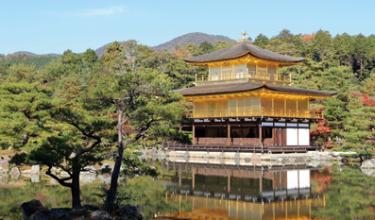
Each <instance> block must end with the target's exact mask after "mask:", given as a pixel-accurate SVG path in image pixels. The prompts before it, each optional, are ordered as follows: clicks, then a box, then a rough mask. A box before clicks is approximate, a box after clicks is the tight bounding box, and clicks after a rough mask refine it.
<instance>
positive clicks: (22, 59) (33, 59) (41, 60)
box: [0, 51, 59, 67]
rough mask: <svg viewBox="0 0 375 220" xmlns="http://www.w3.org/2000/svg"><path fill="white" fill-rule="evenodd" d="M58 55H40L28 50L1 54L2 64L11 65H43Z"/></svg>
mask: <svg viewBox="0 0 375 220" xmlns="http://www.w3.org/2000/svg"><path fill="white" fill-rule="evenodd" d="M58 56H59V55H58V54H42V55H39V54H34V53H31V52H28V51H18V52H15V53H11V54H7V55H3V54H0V64H3V65H4V64H7V65H11V64H17V63H24V64H29V65H35V66H36V67H43V66H44V65H46V64H48V63H49V62H51V61H52V60H53V59H55V58H56V57H58Z"/></svg>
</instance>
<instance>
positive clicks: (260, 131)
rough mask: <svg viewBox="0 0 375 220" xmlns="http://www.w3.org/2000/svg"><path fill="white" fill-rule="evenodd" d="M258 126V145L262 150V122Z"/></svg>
mask: <svg viewBox="0 0 375 220" xmlns="http://www.w3.org/2000/svg"><path fill="white" fill-rule="evenodd" d="M258 126H259V144H260V146H261V147H262V148H263V132H262V122H260V123H259V125H258Z"/></svg>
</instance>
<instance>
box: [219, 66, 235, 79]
mask: <svg viewBox="0 0 375 220" xmlns="http://www.w3.org/2000/svg"><path fill="white" fill-rule="evenodd" d="M221 73H222V80H226V79H232V78H234V77H232V76H231V75H232V73H233V65H230V66H223V67H222V69H221Z"/></svg>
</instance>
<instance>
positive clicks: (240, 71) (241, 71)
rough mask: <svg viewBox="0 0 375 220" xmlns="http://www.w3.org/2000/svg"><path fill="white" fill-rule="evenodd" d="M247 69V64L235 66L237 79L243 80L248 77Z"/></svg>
mask: <svg viewBox="0 0 375 220" xmlns="http://www.w3.org/2000/svg"><path fill="white" fill-rule="evenodd" d="M246 72H247V67H246V65H245V64H240V65H235V66H234V76H235V78H236V79H242V78H245V77H246Z"/></svg>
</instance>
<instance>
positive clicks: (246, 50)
mask: <svg viewBox="0 0 375 220" xmlns="http://www.w3.org/2000/svg"><path fill="white" fill-rule="evenodd" d="M247 54H250V55H252V56H254V57H257V58H260V59H265V60H270V61H277V62H285V63H296V62H300V61H303V60H304V59H303V58H301V57H291V56H287V55H282V54H278V53H274V52H272V51H269V50H266V49H262V48H260V47H257V46H255V45H253V44H252V43H251V42H250V41H243V42H240V43H237V44H236V45H234V46H232V47H230V48H224V49H221V50H216V51H213V52H211V53H208V54H203V55H200V56H196V57H191V58H188V59H185V61H186V62H190V63H206V62H213V61H222V60H230V59H235V58H239V57H242V56H245V55H247Z"/></svg>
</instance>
